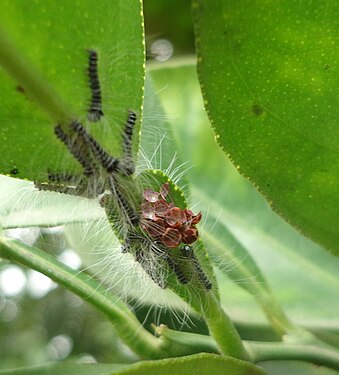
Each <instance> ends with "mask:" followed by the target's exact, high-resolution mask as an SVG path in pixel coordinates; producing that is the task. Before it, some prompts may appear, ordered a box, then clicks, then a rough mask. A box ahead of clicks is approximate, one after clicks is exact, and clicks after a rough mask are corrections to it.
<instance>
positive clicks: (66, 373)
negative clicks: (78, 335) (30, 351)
mask: <svg viewBox="0 0 339 375" xmlns="http://www.w3.org/2000/svg"><path fill="white" fill-rule="evenodd" d="M126 367H128V365H125V364H103V363H98V364H77V363H68V362H66V363H52V364H49V365H46V366H37V367H35V366H34V367H27V368H20V369H10V370H0V374H1V375H60V374H62V375H76V374H81V375H110V374H119V373H121V371H123V369H125V368H126Z"/></svg>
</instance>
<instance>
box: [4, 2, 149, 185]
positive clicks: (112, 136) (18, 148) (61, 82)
mask: <svg viewBox="0 0 339 375" xmlns="http://www.w3.org/2000/svg"><path fill="white" fill-rule="evenodd" d="M1 7H2V12H1V16H0V21H1V26H2V27H3V29H4V30H5V31H6V33H7V34H8V38H9V39H10V40H12V44H13V46H12V48H8V49H7V52H8V51H10V52H11V53H12V52H13V54H15V53H16V55H17V58H16V60H14V62H13V64H11V66H15V65H16V63H17V65H18V66H19V65H20V64H19V62H22V64H21V65H23V66H24V68H22V69H26V70H25V72H24V73H25V74H26V75H28V76H30V77H31V78H32V79H31V81H32V80H34V79H36V80H37V81H38V82H39V83H40V88H41V92H40V93H39V92H38V93H37V95H38V96H39V95H40V96H41V95H43V93H44V92H45V91H46V92H52V94H51V96H52V98H54V99H55V100H57V99H58V98H61V101H62V102H63V103H64V106H65V107H67V108H69V113H70V116H72V118H75V119H77V120H79V121H82V122H83V124H84V125H85V126H86V127H90V132H91V134H93V135H94V137H95V138H96V139H97V140H98V141H99V142H100V144H102V146H103V147H105V148H106V149H107V150H108V151H109V152H110V153H112V155H119V153H120V152H121V129H122V127H123V126H124V123H125V121H126V116H127V110H128V109H131V110H134V111H136V112H137V113H138V116H140V115H141V104H142V97H143V82H144V68H143V61H144V53H143V29H142V15H141V4H140V2H139V1H133V0H127V1H125V0H120V1H108V0H105V1H100V2H98V3H94V2H93V1H90V0H84V1H80V2H69V1H65V0H62V1H58V2H57V3H56V2H54V1H51V0H48V1H44V2H41V1H36V2H23V1H18V0H17V1H10V0H8V1H7V0H5V1H3V2H2V3H1ZM1 35H2V34H1ZM4 38H5V37H3V39H4ZM0 39H1V38H0ZM3 45H4V44H3ZM88 49H95V50H96V51H97V52H98V70H99V79H100V84H101V92H102V98H103V111H104V113H105V116H104V117H103V119H102V120H101V121H100V122H98V123H92V124H89V123H88V121H87V119H86V110H87V109H88V107H89V103H90V97H91V94H90V90H89V87H88V76H87V73H86V70H87V68H88V52H87V50H88ZM5 52H6V51H5ZM2 53H3V55H1V53H0V63H1V62H4V61H5V60H6V58H8V55H9V52H8V53H7V54H6V53H4V52H3V51H2ZM20 69H21V68H20ZM20 69H19V73H20V72H21V71H20ZM22 69H21V70H22ZM19 77H20V75H18V76H17V77H14V79H13V78H12V77H11V78H10V77H9V76H8V75H7V74H6V73H5V71H1V72H0V85H1V96H0V103H1V108H2V124H1V129H0V139H1V142H2V143H3V144H6V147H5V148H4V152H3V154H2V158H1V162H0V172H1V173H3V174H9V175H12V176H15V177H20V178H27V179H30V180H40V181H46V179H47V170H50V171H56V172H57V171H64V170H65V169H67V170H68V171H72V172H73V173H79V172H80V166H79V165H78V164H77V162H76V161H75V160H73V158H72V157H71V156H70V155H69V154H68V151H66V148H65V147H64V146H63V145H62V143H61V142H60V141H58V140H57V139H56V137H55V136H54V131H53V127H54V125H55V120H53V119H51V118H49V117H53V116H52V114H51V113H49V110H48V108H43V105H42V108H39V107H38V106H37V105H36V103H34V102H33V100H32V99H31V97H32V95H30V93H31V91H32V87H31V86H30V85H29V84H27V85H26V86H25V85H24V84H22V82H20V81H18V80H17V79H15V78H19ZM35 91H39V90H35ZM33 96H34V95H33ZM35 96H36V95H35ZM42 99H43V98H42ZM39 103H40V102H39ZM65 103H66V104H65ZM40 105H41V103H40ZM42 110H45V112H47V113H45V112H43V111H42ZM138 133H139V126H137V129H136V131H135V135H136V136H135V137H134V138H135V139H134V147H135V149H134V150H135V152H136V150H137V148H138V139H137V134H138Z"/></svg>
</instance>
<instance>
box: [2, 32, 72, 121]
mask: <svg viewBox="0 0 339 375" xmlns="http://www.w3.org/2000/svg"><path fill="white" fill-rule="evenodd" d="M0 65H1V66H2V67H3V68H4V69H5V70H6V71H7V73H8V74H9V75H10V76H12V77H13V78H14V79H15V80H16V81H17V82H18V83H19V84H20V85H21V86H22V87H23V88H24V90H25V92H26V94H27V95H28V96H29V97H30V98H32V99H33V100H34V101H35V102H36V103H37V104H38V105H39V106H40V107H41V108H42V109H43V110H44V111H45V112H47V113H48V114H49V116H50V117H51V118H52V119H53V120H54V121H56V122H61V123H70V121H71V119H72V115H71V112H70V111H69V109H68V108H67V107H66V106H65V104H64V103H62V102H61V100H60V99H59V98H58V95H57V94H56V93H55V92H54V91H53V90H52V89H51V88H50V87H49V86H48V85H47V83H46V79H44V78H43V77H42V76H41V75H40V73H39V72H38V71H37V70H36V69H35V68H34V65H33V64H32V63H31V62H30V61H29V60H28V59H27V58H25V57H24V56H23V53H22V51H20V50H19V49H18V48H17V47H16V45H15V44H14V43H13V42H12V41H11V39H10V38H9V37H8V35H7V34H6V33H5V31H4V30H2V29H1V28H0Z"/></svg>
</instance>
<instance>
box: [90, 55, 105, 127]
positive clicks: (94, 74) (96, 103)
mask: <svg viewBox="0 0 339 375" xmlns="http://www.w3.org/2000/svg"><path fill="white" fill-rule="evenodd" d="M88 54H89V61H88V70H87V72H88V78H89V87H90V89H91V104H90V107H89V109H88V111H87V118H88V120H89V121H91V122H96V121H99V120H100V118H101V117H102V116H103V115H104V113H103V111H102V103H101V89H100V81H99V74H98V55H97V53H96V51H94V50H92V49H90V50H88Z"/></svg>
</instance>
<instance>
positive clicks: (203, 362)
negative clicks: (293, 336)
mask: <svg viewBox="0 0 339 375" xmlns="http://www.w3.org/2000/svg"><path fill="white" fill-rule="evenodd" d="M34 371H35V372H34ZM197 371H198V373H199V374H201V375H207V374H210V373H211V371H214V372H215V373H216V374H220V375H264V374H265V372H264V370H262V369H261V368H259V367H257V366H254V365H252V364H250V363H249V362H245V361H240V360H238V359H235V358H232V357H222V356H219V355H214V354H196V355H192V356H188V357H180V358H171V359H163V360H160V361H143V362H138V363H136V364H132V365H120V364H119V365H117V364H95V365H94V364H93V365H81V364H71V363H59V364H52V365H49V366H46V367H41V368H32V369H27V370H25V369H20V370H16V371H15V370H14V371H13V370H8V371H7V370H4V371H0V374H2V375H9V374H13V375H14V374H17V375H19V374H20V375H26V374H27V375H28V374H37V375H45V374H46V375H47V374H48V375H57V374H61V373H62V374H64V375H73V374H74V375H75V374H84V375H92V374H93V375H94V374H95V375H110V374H112V375H113V374H114V375H159V374H162V375H173V374H178V375H181V374H182V375H196V374H197Z"/></svg>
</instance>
